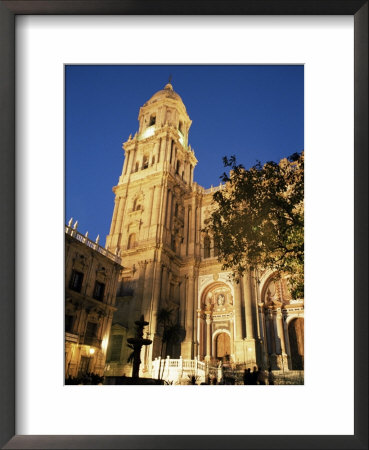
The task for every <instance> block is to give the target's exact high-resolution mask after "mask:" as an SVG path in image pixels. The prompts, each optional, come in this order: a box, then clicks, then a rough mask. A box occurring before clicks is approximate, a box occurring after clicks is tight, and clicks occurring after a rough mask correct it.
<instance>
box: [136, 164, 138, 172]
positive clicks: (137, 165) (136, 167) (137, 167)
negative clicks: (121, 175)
mask: <svg viewBox="0 0 369 450" xmlns="http://www.w3.org/2000/svg"><path fill="white" fill-rule="evenodd" d="M135 172H138V162H136V165H135Z"/></svg>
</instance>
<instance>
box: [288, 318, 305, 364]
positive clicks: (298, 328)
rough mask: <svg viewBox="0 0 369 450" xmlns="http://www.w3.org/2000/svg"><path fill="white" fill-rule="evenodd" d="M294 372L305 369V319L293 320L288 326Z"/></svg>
mask: <svg viewBox="0 0 369 450" xmlns="http://www.w3.org/2000/svg"><path fill="white" fill-rule="evenodd" d="M288 337H289V340H290V349H291V364H292V370H303V369H304V319H302V318H298V319H293V320H292V321H291V322H290V324H289V326H288Z"/></svg>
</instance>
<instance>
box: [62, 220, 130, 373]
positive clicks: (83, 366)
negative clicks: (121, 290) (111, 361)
mask: <svg viewBox="0 0 369 450" xmlns="http://www.w3.org/2000/svg"><path fill="white" fill-rule="evenodd" d="M120 261H121V260H120V258H119V257H118V256H117V255H114V254H112V253H110V252H109V251H107V250H106V249H105V248H103V247H101V246H100V245H99V243H98V240H97V242H93V241H91V240H90V239H88V234H87V235H85V236H84V235H82V234H80V233H79V232H78V231H77V223H76V224H75V226H74V227H72V223H71V221H70V223H69V225H68V226H66V228H65V376H66V378H68V377H69V376H70V377H78V376H82V375H84V374H86V373H88V372H91V373H95V374H97V375H100V376H101V375H103V374H104V370H105V359H106V350H107V346H108V342H109V335H110V329H111V324H112V318H113V313H114V311H116V308H115V307H114V304H115V297H116V291H117V283H118V277H119V274H120V271H121V269H122V267H121V265H120Z"/></svg>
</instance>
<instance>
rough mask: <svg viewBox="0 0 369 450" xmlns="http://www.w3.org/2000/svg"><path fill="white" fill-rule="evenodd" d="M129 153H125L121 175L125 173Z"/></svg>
mask: <svg viewBox="0 0 369 450" xmlns="http://www.w3.org/2000/svg"><path fill="white" fill-rule="evenodd" d="M130 154H131V153H130V152H126V154H125V158H124V164H123V169H122V175H126V173H127V168H128V163H129V157H130Z"/></svg>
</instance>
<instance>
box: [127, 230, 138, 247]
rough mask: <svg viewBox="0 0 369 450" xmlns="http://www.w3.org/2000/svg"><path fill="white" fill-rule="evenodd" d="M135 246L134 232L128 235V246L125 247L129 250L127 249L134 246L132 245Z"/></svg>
mask: <svg viewBox="0 0 369 450" xmlns="http://www.w3.org/2000/svg"><path fill="white" fill-rule="evenodd" d="M136 246H137V243H136V234H135V233H132V234H130V235H129V238H128V246H127V248H128V250H129V249H131V248H134V247H136Z"/></svg>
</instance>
